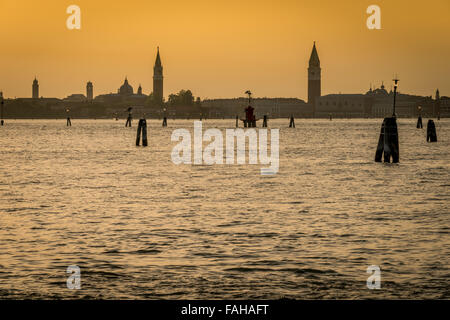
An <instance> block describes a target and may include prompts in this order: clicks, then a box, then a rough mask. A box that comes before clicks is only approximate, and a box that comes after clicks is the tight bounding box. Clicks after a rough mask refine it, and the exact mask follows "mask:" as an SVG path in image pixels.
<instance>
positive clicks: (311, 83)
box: [308, 41, 321, 106]
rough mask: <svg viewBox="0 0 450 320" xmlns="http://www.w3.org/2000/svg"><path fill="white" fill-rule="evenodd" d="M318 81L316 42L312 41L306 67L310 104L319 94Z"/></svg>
mask: <svg viewBox="0 0 450 320" xmlns="http://www.w3.org/2000/svg"><path fill="white" fill-rule="evenodd" d="M320 81H321V68H320V60H319V55H318V54H317V49H316V42H315V41H314V46H313V49H312V52H311V57H310V58H309V68H308V103H309V104H311V105H312V106H314V105H315V101H316V98H318V97H320V96H321V87H320Z"/></svg>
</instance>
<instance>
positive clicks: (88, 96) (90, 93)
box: [86, 81, 94, 101]
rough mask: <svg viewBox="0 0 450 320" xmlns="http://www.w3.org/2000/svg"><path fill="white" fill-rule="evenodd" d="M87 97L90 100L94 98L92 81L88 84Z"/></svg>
mask: <svg viewBox="0 0 450 320" xmlns="http://www.w3.org/2000/svg"><path fill="white" fill-rule="evenodd" d="M86 97H87V99H88V101H92V100H94V86H93V85H92V82H90V81H89V82H88V83H87V84H86Z"/></svg>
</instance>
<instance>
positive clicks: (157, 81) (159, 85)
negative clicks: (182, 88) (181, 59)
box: [153, 47, 164, 104]
mask: <svg viewBox="0 0 450 320" xmlns="http://www.w3.org/2000/svg"><path fill="white" fill-rule="evenodd" d="M163 97H164V95H163V67H162V64H161V57H160V56H159V47H158V53H157V54H156V61H155V67H154V68H153V98H154V99H155V101H156V102H157V103H159V104H162V102H163Z"/></svg>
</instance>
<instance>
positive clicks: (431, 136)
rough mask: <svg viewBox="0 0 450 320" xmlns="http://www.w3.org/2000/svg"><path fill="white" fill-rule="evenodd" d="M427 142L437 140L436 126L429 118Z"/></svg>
mask: <svg viewBox="0 0 450 320" xmlns="http://www.w3.org/2000/svg"><path fill="white" fill-rule="evenodd" d="M427 142H437V135H436V126H435V125H434V121H433V120H431V119H430V120H428V123H427Z"/></svg>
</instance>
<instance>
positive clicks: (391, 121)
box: [375, 78, 400, 163]
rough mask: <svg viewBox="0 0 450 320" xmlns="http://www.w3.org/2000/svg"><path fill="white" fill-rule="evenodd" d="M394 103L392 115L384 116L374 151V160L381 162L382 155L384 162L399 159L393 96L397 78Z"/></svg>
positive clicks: (394, 161)
mask: <svg viewBox="0 0 450 320" xmlns="http://www.w3.org/2000/svg"><path fill="white" fill-rule="evenodd" d="M393 81H394V105H393V108H392V117H389V118H384V120H383V123H382V124H381V132H380V138H379V139H378V146H377V151H376V152H375V162H381V158H382V157H383V156H384V162H388V163H389V162H391V157H392V163H398V162H399V161H400V151H399V146H398V129H397V118H396V114H395V100H396V99H395V98H396V96H397V87H398V81H399V80H398V79H397V78H395V79H394V80H393Z"/></svg>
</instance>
